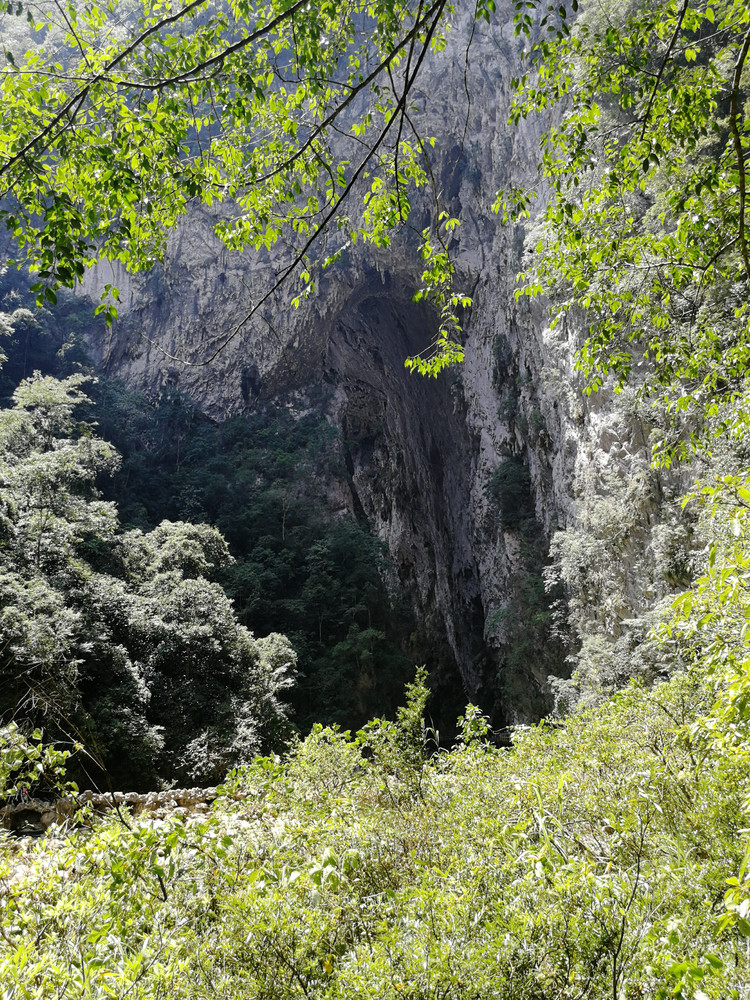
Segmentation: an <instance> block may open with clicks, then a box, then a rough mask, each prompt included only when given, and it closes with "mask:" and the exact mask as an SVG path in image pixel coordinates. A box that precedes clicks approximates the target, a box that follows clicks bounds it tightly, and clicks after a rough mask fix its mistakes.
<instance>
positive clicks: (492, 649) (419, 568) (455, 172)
mask: <svg viewBox="0 0 750 1000" xmlns="http://www.w3.org/2000/svg"><path fill="white" fill-rule="evenodd" d="M470 31H471V25H470V23H469V22H468V21H464V22H461V23H459V24H458V25H456V28H455V31H454V32H453V34H452V36H451V42H450V45H449V47H448V49H447V50H446V51H445V52H443V53H440V54H437V55H436V57H435V59H434V61H433V64H432V66H431V68H430V70H429V76H426V77H425V78H424V79H423V80H422V96H421V97H420V98H418V103H419V104H420V105H421V123H422V124H421V127H422V129H423V132H424V134H427V135H434V136H436V138H437V146H436V154H435V155H436V161H435V173H436V175H437V176H438V178H439V180H440V183H441V184H442V187H443V196H444V198H445V200H446V201H447V202H448V203H449V204H450V206H451V209H452V210H453V211H454V212H455V213H456V214H457V215H459V216H460V218H461V220H462V225H461V227H460V230H458V233H457V237H456V240H455V243H454V245H453V247H452V251H453V255H454V257H455V260H456V261H457V264H458V267H459V270H460V281H461V283H462V285H463V287H464V288H465V289H466V290H467V291H468V292H469V293H470V294H471V295H472V296H473V306H472V308H471V310H470V313H469V315H467V316H466V318H465V334H466V361H465V363H464V365H463V366H462V367H461V368H460V369H456V370H455V371H453V372H450V373H448V374H447V375H444V376H441V377H440V378H439V379H437V380H425V379H422V378H421V377H419V376H417V375H409V374H408V373H407V372H406V371H405V369H404V365H403V362H404V358H405V357H407V356H408V355H410V354H412V353H415V352H418V351H421V350H423V349H425V348H426V347H427V346H428V345H429V343H430V341H431V339H432V337H433V336H434V333H435V318H434V316H432V314H431V313H430V311H429V309H428V308H427V307H425V306H422V305H415V304H414V303H413V302H412V296H413V293H414V291H415V289H416V288H417V287H418V284H419V270H420V269H419V259H418V258H417V256H416V254H415V252H414V242H413V240H412V239H411V238H410V236H409V233H408V232H404V233H403V234H401V235H400V236H399V237H397V239H396V240H395V241H394V245H393V247H392V249H391V251H390V252H388V253H387V254H386V253H380V254H374V253H369V254H368V253H367V252H366V251H363V250H361V249H360V248H357V249H356V252H354V251H351V250H350V251H347V252H346V253H345V254H344V258H343V260H342V262H341V263H340V264H339V265H338V266H337V267H336V268H334V269H332V270H331V271H329V272H326V273H325V276H324V278H323V279H322V280H321V281H320V283H319V286H318V289H317V292H316V295H315V296H314V297H313V298H312V299H310V300H308V301H307V302H304V303H303V304H302V306H301V307H300V308H298V309H292V308H290V307H289V305H288V300H289V297H290V294H289V292H285V293H283V294H281V295H279V296H277V297H276V298H274V299H273V300H269V302H268V303H267V306H266V307H264V308H263V309H262V310H261V311H260V312H259V313H257V314H256V316H255V317H254V318H253V320H252V321H251V322H250V323H248V324H247V325H246V326H244V327H243V328H242V329H241V331H240V332H239V333H238V335H237V336H236V337H234V339H233V340H232V341H231V343H229V345H228V346H227V347H226V348H225V349H224V350H223V351H222V352H221V353H220V354H219V355H218V357H216V358H215V359H214V360H213V361H212V362H211V363H210V364H208V365H206V366H201V362H202V361H204V360H205V359H206V358H207V357H208V356H210V355H211V353H212V351H213V350H214V349H215V347H216V346H217V345H218V344H220V343H221V342H222V341H223V340H224V338H225V337H226V335H227V334H228V333H229V332H230V331H232V330H234V329H235V328H236V327H237V326H238V324H240V323H241V322H242V320H243V317H244V316H245V315H246V314H247V312H248V309H249V308H250V305H251V304H252V303H253V302H254V301H257V298H258V297H259V296H260V295H261V294H262V293H263V292H264V291H265V290H266V289H267V288H268V286H269V284H270V282H271V279H272V276H273V261H272V260H271V259H269V258H268V257H265V258H260V257H257V256H251V255H249V254H247V255H238V254H235V253H230V252H228V251H227V250H226V249H225V248H223V247H222V246H221V245H220V244H219V242H218V240H217V239H216V238H215V237H214V236H213V233H212V226H213V223H214V221H215V216H214V215H212V213H211V212H209V211H207V210H195V211H194V212H193V213H192V214H191V215H190V217H189V219H188V220H187V221H186V222H185V223H184V224H183V225H181V226H180V227H179V229H178V230H177V231H176V232H175V233H174V234H173V237H172V239H171V242H170V246H169V254H168V259H167V261H166V262H165V265H164V266H163V267H159V268H158V269H156V270H154V271H153V272H152V273H150V274H148V275H145V276H139V277H136V278H132V277H129V276H127V275H124V274H122V273H115V274H114V275H113V274H112V273H111V271H110V269H109V268H104V267H102V268H101V269H99V270H98V271H97V272H94V273H92V274H91V275H90V276H89V277H88V279H87V283H86V286H85V290H86V291H87V292H89V293H91V294H93V295H97V294H98V292H99V289H100V287H101V286H103V284H104V283H106V282H108V281H114V284H115V285H117V286H118V287H119V288H120V289H121V292H122V306H121V310H120V313H121V319H120V321H119V323H118V326H117V328H116V329H115V331H114V332H113V334H112V336H111V338H110V340H109V341H108V342H107V343H104V344H99V345H97V351H98V363H99V364H100V365H101V367H102V369H103V370H106V371H107V372H110V373H116V374H118V375H120V376H121V377H124V378H125V379H126V380H127V381H128V382H129V383H130V384H132V385H135V386H138V387H140V388H142V389H145V390H146V391H148V392H149V393H151V394H153V395H158V393H159V391H160V390H161V388H162V387H163V386H164V385H165V384H167V383H173V384H177V385H178V386H179V387H180V388H181V390H183V391H184V392H185V393H187V394H188V395H190V396H191V397H192V398H193V399H194V400H196V401H197V402H198V403H199V404H200V405H201V406H202V407H203V409H204V410H205V411H206V412H207V413H208V414H210V415H211V416H213V417H216V418H221V417H223V416H226V415H228V414H231V413H236V412H242V411H245V410H248V409H252V408H253V407H256V406H259V405H262V404H263V402H264V401H267V400H276V401H283V402H285V403H286V405H288V406H289V407H290V408H292V409H294V410H297V411H299V412H304V410H305V409H306V407H308V406H309V405H310V402H309V400H310V398H311V396H312V395H313V392H312V390H316V392H315V395H316V398H322V400H323V403H322V405H323V406H324V408H325V412H326V414H327V416H328V418H329V419H330V420H331V422H332V423H333V424H334V425H335V426H336V427H337V428H338V429H339V431H340V434H341V438H342V440H343V443H344V447H345V450H346V455H347V464H348V469H349V474H350V475H349V482H348V483H347V484H343V485H344V486H345V487H346V488H341V484H340V485H339V487H337V488H332V506H333V507H334V508H336V507H341V506H342V505H343V506H346V507H348V508H349V509H350V510H351V511H352V512H354V513H355V514H357V515H358V516H360V517H364V518H366V519H367V521H368V522H369V524H370V526H371V528H372V530H373V531H374V532H376V533H377V535H378V536H379V537H380V538H381V539H383V540H384V541H385V542H386V543H387V546H388V549H389V551H390V553H391V555H392V557H393V559H394V561H395V564H396V567H397V570H398V576H399V579H400V581H401V583H402V584H403V585H404V587H406V588H407V589H408V591H409V592H410V594H411V596H412V599H413V602H414V605H415V609H416V611H417V613H418V615H419V617H420V619H421V620H423V621H425V622H426V623H427V627H428V628H429V629H430V630H431V631H432V633H433V635H435V636H436V637H439V638H441V639H442V640H443V641H445V642H447V644H448V646H449V648H450V650H451V651H452V654H453V657H454V658H455V669H457V671H458V672H459V673H460V678H461V681H462V683H463V687H464V690H465V693H466V696H467V697H468V698H471V699H478V700H479V701H480V703H481V704H482V705H483V707H485V708H487V709H493V710H494V711H495V713H496V718H504V719H505V720H506V721H523V720H528V719H531V718H533V717H538V716H539V715H540V714H542V713H543V712H545V711H547V710H548V709H549V707H550V700H549V693H548V689H547V685H546V679H547V675H548V674H549V673H557V674H561V675H564V674H565V672H566V670H568V669H569V668H568V666H567V665H566V662H565V655H566V650H565V648H564V645H563V644H559V645H557V646H555V645H554V644H551V645H550V643H549V642H547V641H546V640H542V641H541V645H542V646H543V647H544V648H538V646H539V643H538V644H537V648H533V643H532V648H531V649H529V650H527V651H526V652H525V653H524V656H523V658H522V662H521V664H520V666H519V664H518V657H517V658H516V666H515V667H514V669H515V672H516V676H515V679H514V682H513V684H509V683H508V676H507V671H508V669H509V668H508V663H509V662H510V661H509V652H510V650H509V645H511V644H513V643H514V642H517V641H518V635H519V631H518V623H517V622H516V623H514V622H513V621H509V615H510V617H511V618H512V616H513V614H514V612H513V608H514V607H515V605H513V597H514V587H518V586H519V582H518V581H519V579H520V578H521V577H522V576H523V574H524V572H525V573H526V574H527V576H528V574H529V573H532V574H536V577H538V576H539V573H540V571H541V568H542V564H543V562H544V556H545V553H546V544H547V542H548V540H549V537H550V535H551V533H552V532H553V530H555V529H556V528H558V527H565V526H566V525H567V524H568V523H569V522H570V520H571V518H572V517H573V514H574V510H573V507H572V503H573V492H572V490H573V482H574V479H575V477H576V475H577V474H579V475H580V469H581V467H582V466H585V465H586V464H587V463H592V462H598V463H600V464H601V463H604V464H605V465H606V464H607V463H608V462H618V461H625V462H626V465H627V461H628V460H629V459H628V456H629V455H632V454H633V453H636V452H638V450H639V448H641V446H642V445H643V432H642V427H641V426H640V425H639V424H638V422H637V421H635V422H633V423H632V424H630V425H627V426H626V424H623V423H622V421H621V420H620V418H619V417H617V418H615V417H614V416H613V415H612V414H611V412H610V411H609V410H608V408H607V403H606V400H604V399H597V400H594V403H593V405H592V404H591V403H587V402H585V401H584V400H583V399H582V397H581V395H580V391H579V390H580V386H579V384H578V380H577V376H576V373H575V371H574V365H573V354H574V348H575V339H576V336H577V335H576V334H575V332H571V333H568V331H567V330H565V329H561V330H558V331H555V332H552V331H551V330H550V329H549V326H548V323H547V317H546V313H545V311H544V309H543V308H542V307H534V308H530V307H529V306H528V305H523V304H521V305H519V304H517V303H516V302H515V300H514V296H513V289H514V280H515V275H516V273H517V271H518V270H519V267H520V266H521V263H522V258H523V253H524V238H525V234H524V232H523V231H522V229H521V228H512V227H510V228H504V227H503V226H502V225H501V224H500V222H499V220H498V218H497V217H496V216H495V215H493V214H492V212H491V211H490V205H491V203H492V200H493V198H494V195H495V192H496V191H497V189H498V188H500V187H501V186H502V185H503V184H505V183H506V182H507V181H509V180H510V179H513V180H514V181H515V182H519V181H521V182H523V181H526V182H533V180H534V167H535V163H536V150H537V147H538V132H537V131H535V128H536V126H534V125H526V126H522V127H520V128H512V127H510V126H508V125H507V124H506V121H507V117H508V107H509V102H510V79H511V77H512V76H514V75H515V74H516V73H517V71H518V62H519V53H520V49H521V45H522V42H521V41H519V40H516V39H514V37H513V30H512V26H511V25H508V26H506V27H501V26H498V25H494V26H493V27H492V28H489V27H486V28H485V27H484V25H482V27H481V28H477V30H476V33H475V34H474V37H473V39H472V42H471V47H470V49H468V59H465V58H464V56H465V52H466V47H467V45H468V41H469V35H470ZM426 95H429V99H428V97H427V96H426ZM541 124H543V123H541ZM541 124H540V126H539V127H541ZM417 215H419V209H417ZM186 361H187V362H191V363H189V364H186V363H185V362H186ZM196 365H197V366H196ZM321 389H322V390H323V391H322V393H321V391H320V390H321ZM618 420H620V425H619V426H616V424H617V421H618ZM513 459H515V460H516V461H517V460H519V459H520V460H521V462H522V463H523V464H524V465H525V467H526V468H528V484H529V489H530V497H529V502H530V503H531V504H532V510H531V513H530V517H531V518H532V520H533V518H536V527H534V528H533V530H532V531H531V534H532V535H533V534H534V533H536V535H537V536H538V539H541V542H542V545H541V547H540V546H539V545H537V548H536V550H535V553H534V554H533V557H532V558H531V563H533V565H530V563H529V558H530V557H529V553H528V547H529V543H528V539H529V523H530V522H529V520H528V518H527V520H526V522H524V523H525V524H526V533H525V535H522V533H519V530H518V529H517V525H515V522H514V517H513V516H512V512H511V514H509V512H508V511H503V510H502V509H500V510H498V508H502V507H503V503H504V502H505V503H506V504H507V502H508V500H507V496H506V499H505V501H503V495H502V492H500V493H498V492H497V491H496V492H494V493H493V488H492V487H493V483H495V482H497V481H499V480H498V478H497V470H498V469H500V467H501V466H502V465H503V463H506V462H508V460H513ZM493 477H495V478H493ZM540 553H541V554H540ZM509 608H510V609H511V610H510V612H508V609H509ZM504 612H508V613H505V617H503V615H504ZM521 625H523V623H521ZM514 628H515V631H514ZM537 638H538V637H537Z"/></svg>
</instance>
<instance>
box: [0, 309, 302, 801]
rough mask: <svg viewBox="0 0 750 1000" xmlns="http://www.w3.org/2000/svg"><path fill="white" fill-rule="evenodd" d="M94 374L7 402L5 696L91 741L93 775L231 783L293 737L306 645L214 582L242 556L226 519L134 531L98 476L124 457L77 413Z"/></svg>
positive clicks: (13, 708) (1, 448)
mask: <svg viewBox="0 0 750 1000" xmlns="http://www.w3.org/2000/svg"><path fill="white" fill-rule="evenodd" d="M11 322H12V321H11ZM86 381H87V378H86V376H84V375H81V374H77V375H71V376H69V377H68V378H66V379H62V380H58V379H55V378H53V377H52V376H43V375H41V374H40V373H38V372H37V373H36V374H35V375H33V376H32V377H31V378H28V379H25V380H24V381H22V382H21V383H20V385H19V386H18V387H17V388H16V390H15V392H14V393H13V397H12V400H11V402H12V407H11V408H10V409H5V410H2V411H0V484H1V486H2V505H1V507H0V540H1V541H2V563H1V565H0V595H2V603H1V606H0V648H2V656H3V686H2V694H1V695H0V706H1V707H2V711H3V713H4V714H6V715H7V714H11V713H20V714H21V716H22V717H23V718H24V719H25V720H26V721H27V722H28V721H29V720H41V719H43V718H45V717H46V718H47V729H48V737H52V738H53V739H57V740H64V741H66V742H68V743H69V742H70V741H71V740H73V741H76V742H80V743H82V744H84V745H85V746H86V749H87V754H88V758H89V763H88V764H86V765H84V770H88V772H89V779H88V780H90V778H91V776H93V774H97V775H99V776H100V770H99V769H105V770H107V771H109V773H110V775H111V776H112V777H113V778H114V779H115V780H116V781H118V782H121V783H124V784H128V785H143V784H144V783H145V784H149V783H153V781H154V780H155V778H156V774H157V773H158V774H160V775H161V776H162V777H165V778H176V777H180V778H181V779H182V780H183V781H185V780H188V781H196V780H202V781H211V780H213V781H216V780H219V779H220V778H221V777H222V776H223V774H224V773H225V772H226V770H227V768H228V767H229V766H230V765H232V764H235V763H238V762H240V761H243V760H245V761H247V760H250V759H252V757H253V756H254V755H255V754H256V753H257V752H258V751H260V750H261V749H263V748H264V747H265V748H270V747H273V746H280V745H282V744H283V743H284V742H285V740H287V739H288V737H289V736H290V728H289V725H288V723H287V720H286V715H287V710H286V708H285V706H284V705H283V704H282V702H281V700H280V696H281V694H282V692H284V691H285V690H286V689H288V688H289V687H290V685H291V683H292V680H293V676H294V668H295V664H296V654H295V652H294V650H293V649H292V648H291V646H290V645H289V643H288V641H287V640H286V639H285V638H284V637H282V636H270V637H269V638H268V639H266V640H264V641H263V642H256V640H254V638H253V636H252V633H250V632H249V631H248V630H247V629H246V628H245V627H244V626H242V625H241V624H240V623H239V622H238V621H237V618H236V615H235V612H234V608H233V606H232V603H231V601H230V600H229V598H228V597H227V596H226V594H225V593H224V591H223V590H222V588H221V587H220V586H219V584H218V583H215V582H210V581H209V579H208V577H209V576H211V575H214V576H215V575H216V574H217V573H218V572H219V571H220V570H221V568H222V567H224V566H227V565H228V564H229V563H231V557H230V556H229V552H228V549H227V546H226V542H225V541H224V539H223V538H222V536H221V535H220V534H219V532H218V531H217V530H216V529H215V528H212V527H209V526H208V525H190V524H186V523H184V522H168V521H163V522H162V523H161V524H160V525H159V526H158V527H156V528H155V529H154V530H153V531H151V532H148V533H145V534H144V533H143V532H141V531H140V530H137V529H136V530H134V531H130V532H124V533H123V532H122V531H121V529H120V525H119V521H118V515H117V509H116V506H115V504H114V503H113V502H111V501H104V500H102V499H101V498H100V496H99V493H98V491H97V488H96V481H97V478H98V477H99V476H100V475H102V474H103V473H111V472H112V471H114V470H115V469H116V468H117V466H118V464H119V457H118V455H117V453H116V452H115V450H114V448H113V447H112V446H111V445H109V444H107V443H106V442H104V441H103V440H101V439H100V438H98V437H96V435H95V434H94V430H93V427H92V426H91V425H90V424H87V423H80V422H79V421H78V420H77V419H76V411H77V410H78V409H79V408H80V407H82V406H84V405H87V404H89V403H90V399H89V398H88V397H87V396H86V395H85V393H84V392H83V389H82V386H83V385H84V384H85V383H86Z"/></svg>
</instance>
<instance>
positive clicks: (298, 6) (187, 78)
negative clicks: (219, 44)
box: [118, 0, 309, 90]
mask: <svg viewBox="0 0 750 1000" xmlns="http://www.w3.org/2000/svg"><path fill="white" fill-rule="evenodd" d="M201 2H204V0H201ZM307 6H309V0H297V3H295V4H293V5H292V6H291V7H289V8H288V10H285V11H282V13H281V14H278V15H277V16H276V17H274V18H272V19H271V20H270V21H269V22H268V24H264V25H263V26H262V27H260V28H256V29H255V31H252V32H250V34H249V35H246V36H245V37H244V38H240V39H238V40H237V41H236V42H234V43H233V44H232V45H228V46H227V47H226V48H225V49H224V50H223V51H222V52H217V53H216V55H215V56H211V57H210V58H209V59H205V60H204V61H203V62H200V63H197V64H196V65H195V66H193V67H192V69H186V70H185V71H184V72H182V73H177V74H175V76H169V77H166V78H165V79H163V80H155V81H154V82H153V83H140V81H137V80H124V81H123V83H124V85H125V86H128V87H134V88H141V89H143V90H164V89H165V88H166V87H173V86H175V85H176V84H178V83H192V82H193V77H194V76H195V74H196V73H202V72H204V70H206V69H208V68H209V67H210V66H215V67H216V72H218V71H219V70H220V69H221V66H222V64H223V63H224V61H225V60H226V59H228V58H229V56H231V55H234V53H235V52H240V51H241V50H242V49H244V48H246V47H247V46H248V45H251V44H252V43H253V42H257V41H258V40H259V39H260V38H263V37H264V36H265V35H267V34H268V33H269V32H271V31H273V30H274V28H277V27H278V26H279V25H280V24H283V23H284V21H287V20H288V19H289V18H290V17H291V19H292V23H294V15H295V14H296V13H297V12H298V11H300V10H303V9H304V8H305V7H307ZM186 10H187V8H186ZM183 13H184V12H183ZM118 82H119V81H118Z"/></svg>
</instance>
